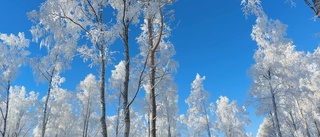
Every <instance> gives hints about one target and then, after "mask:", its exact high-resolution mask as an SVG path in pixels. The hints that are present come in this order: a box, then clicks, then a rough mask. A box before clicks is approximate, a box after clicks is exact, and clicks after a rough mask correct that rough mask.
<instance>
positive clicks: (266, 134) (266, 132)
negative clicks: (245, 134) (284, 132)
mask: <svg viewBox="0 0 320 137" xmlns="http://www.w3.org/2000/svg"><path fill="white" fill-rule="evenodd" d="M275 136H277V135H276V131H275V130H274V128H273V120H272V118H271V117H266V118H264V120H263V122H262V123H261V124H260V126H259V129H258V133H257V137H275Z"/></svg>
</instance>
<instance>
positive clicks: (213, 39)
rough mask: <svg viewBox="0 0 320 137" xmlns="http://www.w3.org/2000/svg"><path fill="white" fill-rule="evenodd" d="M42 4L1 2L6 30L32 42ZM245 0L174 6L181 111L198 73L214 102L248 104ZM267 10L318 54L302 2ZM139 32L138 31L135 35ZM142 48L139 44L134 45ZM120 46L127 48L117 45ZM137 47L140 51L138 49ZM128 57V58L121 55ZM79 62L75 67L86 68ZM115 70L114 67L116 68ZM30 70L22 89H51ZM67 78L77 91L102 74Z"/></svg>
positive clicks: (249, 47) (302, 46)
mask: <svg viewBox="0 0 320 137" xmlns="http://www.w3.org/2000/svg"><path fill="white" fill-rule="evenodd" d="M41 2H42V1H39V0H5V1H2V3H1V4H0V16H1V21H0V32H1V33H13V34H17V33H18V32H25V34H26V37H27V38H29V39H31V38H32V37H31V34H30V32H29V29H30V27H31V25H32V24H31V22H30V21H28V19H27V16H26V13H27V12H28V11H31V10H34V9H38V7H39V6H40V3H41ZM240 2H241V0H220V1H218V0H215V1H214V0H197V1H194V0H178V2H176V3H175V4H174V5H173V6H171V7H170V8H172V9H174V10H175V21H174V22H172V23H171V26H172V27H174V29H173V32H172V37H171V38H170V41H171V42H172V43H173V44H174V45H175V49H176V52H177V53H176V56H175V57H174V58H175V59H176V60H177V61H178V62H179V69H178V71H177V74H175V81H176V83H177V85H178V90H179V91H178V94H179V108H180V111H179V113H185V111H186V109H187V105H186V104H185V103H184V100H185V99H186V98H187V96H188V95H189V93H190V84H191V82H192V81H193V80H194V78H195V75H196V73H199V74H200V75H201V76H206V80H205V81H204V87H205V89H206V90H207V91H209V92H210V94H211V100H210V101H212V102H215V101H216V100H217V99H218V97H219V96H220V95H223V96H227V97H228V98H229V99H230V100H237V101H238V104H240V105H242V104H244V102H245V99H246V92H247V91H248V90H249V89H250V84H251V79H250V73H249V68H250V66H251V65H253V64H254V60H253V54H254V51H255V49H256V47H257V46H256V43H255V42H254V41H252V40H251V37H250V33H251V28H252V25H254V20H255V17H254V16H249V17H248V19H246V18H245V17H244V16H243V13H242V11H241V6H240ZM262 5H263V7H264V10H265V12H266V13H267V14H268V16H269V17H270V18H272V19H279V20H281V21H282V22H283V23H284V24H287V25H288V26H289V27H288V31H287V34H288V35H287V36H288V38H292V39H293V40H294V44H295V45H296V46H297V49H298V50H303V51H313V49H315V48H316V47H317V45H318V44H319V41H320V33H319V32H320V24H319V20H317V21H314V20H313V13H312V12H311V10H310V9H309V7H308V6H307V5H305V3H304V2H303V1H302V0H296V6H295V7H294V6H291V5H290V4H289V3H285V0H273V1H268V0H263V3H262ZM132 33H133V34H137V33H138V32H132ZM134 44H136V43H134ZM115 46H119V47H120V50H121V48H122V45H121V43H120V42H117V43H116V45H115ZM134 48H136V47H134ZM38 49H39V45H38V44H37V43H31V45H30V50H31V51H32V52H38ZM121 55H122V54H121ZM81 63H82V61H81V59H76V60H75V63H74V64H81ZM110 68H112V67H110ZM30 72H31V71H30V68H29V67H28V66H27V67H24V68H23V70H22V71H21V75H19V77H18V78H17V80H16V81H15V84H17V85H25V86H26V88H27V90H28V91H30V90H35V91H38V92H42V94H43V91H45V90H44V89H45V88H44V85H45V84H41V83H36V82H35V81H34V78H33V77H32V74H31V73H30ZM66 73H68V74H66V75H69V76H72V78H71V77H67V81H69V82H68V84H67V85H65V86H66V87H72V88H71V89H70V90H74V89H75V86H76V84H77V83H79V81H80V80H83V79H84V77H85V76H86V75H87V74H88V73H96V70H90V69H87V68H86V67H79V66H76V65H74V66H73V69H72V70H71V71H67V72H66ZM249 112H250V119H251V120H252V124H251V125H250V127H249V128H248V132H253V133H254V134H255V133H256V132H257V129H258V126H259V124H260V122H261V118H257V117H255V114H254V111H253V109H252V108H249Z"/></svg>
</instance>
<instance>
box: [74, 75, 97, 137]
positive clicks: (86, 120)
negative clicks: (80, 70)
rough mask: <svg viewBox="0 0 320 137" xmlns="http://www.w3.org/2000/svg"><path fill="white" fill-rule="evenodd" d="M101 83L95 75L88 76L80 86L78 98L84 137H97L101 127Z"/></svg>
mask: <svg viewBox="0 0 320 137" xmlns="http://www.w3.org/2000/svg"><path fill="white" fill-rule="evenodd" d="M98 83H99V82H98V81H97V80H96V77H95V76H94V75H93V74H88V75H87V76H86V78H85V79H84V80H83V81H81V82H80V84H79V85H78V88H77V90H78V93H77V98H78V101H79V103H80V107H81V108H80V119H81V121H80V125H79V126H80V127H81V132H82V136H83V137H88V136H97V133H98V132H97V131H99V129H97V128H99V126H97V125H96V123H97V122H98V121H99V114H98V112H99V111H98V109H99V101H98V100H97V98H99V92H98V91H99V84H98Z"/></svg>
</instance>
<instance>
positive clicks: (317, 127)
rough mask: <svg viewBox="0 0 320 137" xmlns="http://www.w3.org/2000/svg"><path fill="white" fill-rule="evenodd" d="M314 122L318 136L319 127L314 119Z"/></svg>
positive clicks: (319, 136) (319, 132)
mask: <svg viewBox="0 0 320 137" xmlns="http://www.w3.org/2000/svg"><path fill="white" fill-rule="evenodd" d="M313 122H314V124H315V125H316V129H317V133H318V137H320V129H319V126H318V123H317V121H316V120H314V121H313Z"/></svg>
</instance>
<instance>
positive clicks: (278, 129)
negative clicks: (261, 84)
mask: <svg viewBox="0 0 320 137" xmlns="http://www.w3.org/2000/svg"><path fill="white" fill-rule="evenodd" d="M268 80H269V88H270V94H271V99H272V108H273V114H274V119H275V126H276V130H277V136H279V137H282V134H281V129H280V124H279V118H278V109H277V103H276V98H275V89H274V88H273V87H272V85H271V82H270V80H271V71H270V70H268Z"/></svg>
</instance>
